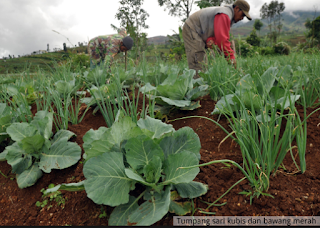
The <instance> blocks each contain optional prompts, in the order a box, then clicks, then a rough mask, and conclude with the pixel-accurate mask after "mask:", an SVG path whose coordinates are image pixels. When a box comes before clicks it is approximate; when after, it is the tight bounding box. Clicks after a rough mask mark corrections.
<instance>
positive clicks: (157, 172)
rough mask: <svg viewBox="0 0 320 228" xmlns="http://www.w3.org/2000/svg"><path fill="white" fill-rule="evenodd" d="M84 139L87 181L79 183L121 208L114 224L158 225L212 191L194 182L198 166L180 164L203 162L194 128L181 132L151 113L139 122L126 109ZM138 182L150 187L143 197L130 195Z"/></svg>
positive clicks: (97, 199) (97, 200) (115, 213)
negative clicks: (164, 217) (168, 214)
mask: <svg viewBox="0 0 320 228" xmlns="http://www.w3.org/2000/svg"><path fill="white" fill-rule="evenodd" d="M83 140H84V144H83V147H84V150H85V155H84V157H85V159H86V162H85V164H84V167H83V173H84V176H85V178H86V180H84V181H83V182H80V183H77V185H78V186H79V187H82V188H83V187H84V189H85V191H86V193H87V196H88V197H89V198H90V199H92V200H93V201H94V202H95V203H97V204H104V205H109V206H112V207H115V209H114V210H113V212H112V213H111V215H110V219H109V225H128V224H136V225H152V224H154V223H155V222H157V221H158V220H160V219H161V218H162V217H163V216H165V215H166V214H167V213H168V212H169V211H170V212H172V213H176V214H179V215H185V214H186V213H188V212H190V211H191V209H192V208H191V204H190V202H186V200H187V199H192V198H195V197H198V196H201V195H203V194H205V193H206V192H207V186H206V185H204V184H202V183H199V182H195V181H193V180H194V178H195V177H196V176H197V174H198V173H199V168H198V167H196V168H192V169H189V170H183V169H178V168H179V167H183V166H193V165H198V164H199V160H200V153H199V151H200V148H201V145H200V140H199V137H198V135H197V134H196V133H195V132H194V131H193V130H192V129H191V128H189V127H184V128H181V129H179V130H177V131H175V130H174V128H173V127H172V125H168V124H165V123H162V122H161V121H160V120H156V119H153V118H150V117H148V116H147V117H146V118H145V119H142V118H141V119H139V121H138V122H137V123H134V122H133V121H132V120H131V118H130V117H128V116H123V114H121V113H120V114H118V116H117V119H116V121H115V122H114V124H113V125H112V127H110V128H105V127H100V128H99V129H98V130H96V131H94V130H92V129H91V130H89V131H88V132H87V133H86V134H85V136H84V137H83ZM136 183H139V184H141V185H142V186H144V188H145V190H144V191H143V192H142V193H141V194H140V195H139V196H138V197H134V196H132V195H130V192H131V191H132V190H134V189H135V184H136ZM73 186H74V187H75V184H73ZM61 187H63V188H64V189H67V188H68V187H71V186H70V184H67V185H61ZM58 189H59V188H56V189H54V190H58ZM181 198H182V199H184V201H185V202H181ZM140 199H143V201H144V202H143V203H142V204H141V205H139V204H138V201H139V200H140ZM139 202H140V201H139Z"/></svg>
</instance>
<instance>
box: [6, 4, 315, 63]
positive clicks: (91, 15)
mask: <svg viewBox="0 0 320 228" xmlns="http://www.w3.org/2000/svg"><path fill="white" fill-rule="evenodd" d="M247 2H248V3H249V4H250V15H251V17H252V18H253V19H256V18H260V8H261V7H262V5H263V4H264V3H270V2H271V0H247ZM280 2H283V3H284V4H285V7H286V9H285V11H288V12H289V11H294V10H308V11H315V10H317V12H319V11H320V0H279V3H280ZM119 7H120V3H119V1H116V0H0V58H2V57H8V55H9V54H10V55H14V56H15V57H17V56H18V55H21V56H22V55H25V54H30V53H31V52H33V51H38V50H47V44H49V49H50V50H52V49H53V48H61V49H62V48H63V43H66V44H67V46H74V45H77V46H78V42H88V40H90V39H91V38H94V37H96V36H99V35H108V34H114V33H115V30H113V29H112V28H111V24H113V25H115V26H119V25H120V21H118V20H117V19H116V18H115V15H116V13H117V11H118V8H119ZM142 8H143V9H144V10H146V11H147V12H148V13H149V15H150V16H149V17H148V18H147V20H146V24H147V25H148V26H149V28H148V29H145V30H143V32H146V33H147V34H148V35H147V37H154V36H167V35H172V34H174V33H175V32H177V31H178V27H179V26H181V25H183V23H182V22H181V19H182V18H179V17H174V16H170V15H168V10H166V11H165V8H164V7H160V6H159V5H158V1H157V0H144V4H143V6H142ZM197 10H199V8H198V7H197V6H196V5H194V6H193V8H192V11H191V14H192V13H194V12H196V11H197ZM243 21H244V22H246V21H247V19H246V18H245V19H244V20H243Z"/></svg>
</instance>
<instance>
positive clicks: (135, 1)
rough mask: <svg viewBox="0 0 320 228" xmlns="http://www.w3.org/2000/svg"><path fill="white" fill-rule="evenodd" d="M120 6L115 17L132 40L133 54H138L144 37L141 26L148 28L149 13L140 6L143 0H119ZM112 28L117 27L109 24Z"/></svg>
mask: <svg viewBox="0 0 320 228" xmlns="http://www.w3.org/2000/svg"><path fill="white" fill-rule="evenodd" d="M120 4H121V6H120V8H119V9H118V12H117V13H116V16H115V18H116V19H118V20H119V21H120V26H121V27H124V28H126V31H127V32H128V33H129V34H130V36H131V37H132V39H133V40H134V44H135V45H134V47H133V48H132V51H133V52H134V53H135V56H136V57H138V56H140V50H141V46H142V44H143V43H144V39H146V35H147V34H146V33H142V31H141V30H142V28H145V29H147V28H149V26H148V25H147V24H146V20H147V18H148V17H149V14H148V13H147V12H146V11H145V10H144V9H142V8H141V6H142V4H143V0H121V1H120ZM111 27H113V28H114V29H118V28H117V27H116V26H114V25H111Z"/></svg>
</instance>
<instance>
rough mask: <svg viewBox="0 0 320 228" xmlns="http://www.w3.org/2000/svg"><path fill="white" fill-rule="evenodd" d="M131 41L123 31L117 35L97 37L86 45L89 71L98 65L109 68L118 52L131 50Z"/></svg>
mask: <svg viewBox="0 0 320 228" xmlns="http://www.w3.org/2000/svg"><path fill="white" fill-rule="evenodd" d="M132 45H133V39H132V38H131V37H130V36H127V33H126V30H125V29H120V30H119V32H118V34H115V35H106V36H97V37H95V38H92V39H91V40H90V41H89V43H88V54H89V56H90V69H91V70H92V69H94V68H95V67H96V66H100V64H101V63H102V64H105V66H107V67H109V68H110V66H111V64H112V61H113V58H114V56H116V55H117V54H118V53H120V52H124V51H128V50H130V49H131V48H132Z"/></svg>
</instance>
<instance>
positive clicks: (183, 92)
mask: <svg viewBox="0 0 320 228" xmlns="http://www.w3.org/2000/svg"><path fill="white" fill-rule="evenodd" d="M194 75H195V70H193V69H190V70H184V71H183V73H182V74H181V75H178V74H169V75H168V77H167V78H166V79H165V80H164V81H163V82H162V83H161V84H159V85H158V86H156V87H155V86H152V85H151V84H150V83H147V84H146V85H145V86H143V87H142V88H141V91H142V92H143V93H144V94H146V95H147V96H148V97H149V99H155V101H156V104H159V105H161V106H165V107H167V106H169V107H178V108H179V109H182V110H194V109H196V108H199V107H200V102H199V101H198V102H192V101H193V100H195V99H196V98H198V97H200V96H204V95H206V94H207V93H208V92H207V89H208V85H206V84H205V83H204V82H203V80H202V79H201V78H199V79H193V76H194Z"/></svg>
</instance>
